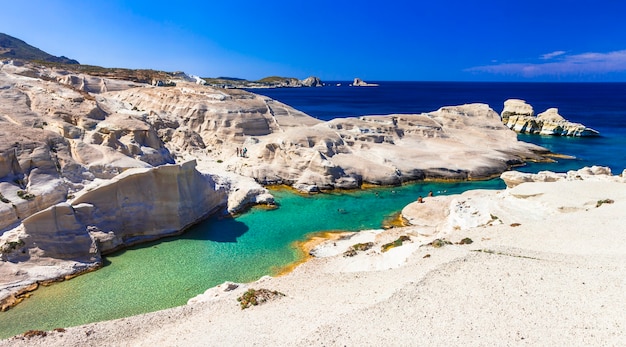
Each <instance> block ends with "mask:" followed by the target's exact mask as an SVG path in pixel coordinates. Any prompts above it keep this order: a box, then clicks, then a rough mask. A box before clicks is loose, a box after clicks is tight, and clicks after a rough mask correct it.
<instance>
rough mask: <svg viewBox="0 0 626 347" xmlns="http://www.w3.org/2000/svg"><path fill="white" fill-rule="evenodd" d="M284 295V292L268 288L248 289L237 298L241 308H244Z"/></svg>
mask: <svg viewBox="0 0 626 347" xmlns="http://www.w3.org/2000/svg"><path fill="white" fill-rule="evenodd" d="M281 296H285V294H283V293H281V292H278V291H275V290H269V289H263V288H261V289H258V290H257V289H252V288H250V289H248V290H247V291H246V292H245V293H243V295H241V296H240V297H238V298H237V301H239V305H241V309H242V310H243V309H246V308H248V307H250V306H257V305H260V304H262V303H264V302H266V301H269V300H271V299H273V298H275V297H281Z"/></svg>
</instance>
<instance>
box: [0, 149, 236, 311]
mask: <svg viewBox="0 0 626 347" xmlns="http://www.w3.org/2000/svg"><path fill="white" fill-rule="evenodd" d="M195 167H196V163H195V162H193V161H192V162H188V163H185V164H182V165H164V166H160V167H157V168H147V169H141V168H137V169H129V170H127V171H125V172H124V173H122V174H120V175H119V176H116V177H115V178H114V179H112V180H110V181H108V182H107V183H105V184H103V185H100V186H98V187H97V188H95V189H93V190H90V191H86V192H84V193H83V194H82V195H80V196H79V197H77V198H76V199H75V200H74V201H73V202H72V203H71V204H70V203H68V202H61V203H58V204H56V205H53V206H51V207H48V208H46V209H44V210H42V211H40V212H37V213H34V214H33V215H31V216H29V217H28V218H26V219H24V220H23V222H22V223H21V225H20V226H19V227H17V228H15V229H13V230H11V231H9V232H6V233H4V234H3V235H1V236H0V257H1V259H2V261H3V263H2V265H3V266H2V267H1V269H0V275H2V276H0V301H1V300H2V299H4V298H5V297H7V296H9V295H10V294H11V292H12V291H13V290H15V289H19V288H23V287H26V286H29V285H32V284H33V283H37V282H39V281H42V280H48V279H53V278H59V277H61V278H62V277H63V276H67V275H71V274H74V273H76V272H80V271H84V270H85V269H88V268H90V267H97V266H98V265H99V263H100V262H101V254H106V253H110V252H112V251H114V250H116V249H120V248H123V247H127V246H129V245H133V244H137V243H141V242H145V241H148V240H154V239H158V238H161V237H164V236H167V235H173V234H178V233H180V232H182V231H184V230H185V228H187V227H189V226H190V225H192V224H194V223H197V222H199V221H200V220H202V219H204V218H206V216H208V215H209V214H211V213H213V212H215V211H216V210H217V209H219V208H223V207H226V205H227V200H228V195H227V193H228V189H227V188H228V187H225V186H221V185H218V184H216V182H215V181H214V180H213V178H212V176H211V175H208V174H202V173H200V172H199V171H197V170H196V169H195Z"/></svg>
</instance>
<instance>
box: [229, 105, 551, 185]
mask: <svg viewBox="0 0 626 347" xmlns="http://www.w3.org/2000/svg"><path fill="white" fill-rule="evenodd" d="M253 139H254V140H253V141H249V142H248V147H247V149H248V150H249V153H250V154H249V158H247V159H246V160H232V161H228V163H229V164H230V167H231V168H232V170H234V171H236V172H239V173H241V174H243V175H246V176H251V177H255V178H256V179H257V180H258V181H259V182H262V183H264V184H289V185H293V186H294V187H296V188H297V189H300V190H316V189H330V188H356V187H359V186H360V185H361V184H362V183H371V184H383V185H393V184H400V183H402V182H407V181H414V180H423V179H454V180H457V179H479V178H488V177H492V176H494V175H499V174H500V173H501V172H502V171H505V170H506V169H507V168H508V167H510V166H512V165H516V164H521V163H522V162H523V161H524V160H529V159H530V160H542V159H543V158H542V157H541V155H540V154H541V153H546V151H545V150H544V149H542V148H540V147H537V146H534V145H529V144H526V143H523V142H519V141H517V139H516V136H515V133H513V132H511V131H509V130H508V129H507V128H506V127H505V126H504V125H503V124H502V123H501V122H500V118H499V116H498V114H497V113H495V112H494V111H493V110H492V109H490V108H489V107H488V106H487V105H484V104H471V105H462V106H455V107H444V108H441V109H440V110H438V111H435V112H431V113H427V114H417V115H388V116H365V117H360V118H342V119H334V120H331V121H329V122H326V123H320V124H316V125H313V126H311V127H307V128H298V129H286V130H285V131H284V132H280V133H273V134H271V135H268V136H266V137H265V138H260V137H258V138H257V137H254V138H253Z"/></svg>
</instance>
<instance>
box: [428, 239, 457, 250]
mask: <svg viewBox="0 0 626 347" xmlns="http://www.w3.org/2000/svg"><path fill="white" fill-rule="evenodd" d="M451 244H452V242H450V241H448V240H442V239H436V240H433V242H431V243H429V245H431V246H433V247H435V248H441V247H443V246H445V245H451Z"/></svg>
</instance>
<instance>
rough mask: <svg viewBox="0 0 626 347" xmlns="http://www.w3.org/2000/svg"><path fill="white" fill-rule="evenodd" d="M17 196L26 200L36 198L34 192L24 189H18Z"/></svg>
mask: <svg viewBox="0 0 626 347" xmlns="http://www.w3.org/2000/svg"><path fill="white" fill-rule="evenodd" d="M17 196H18V197H20V198H22V199H24V200H33V199H34V198H35V195H34V194H31V193H28V192H26V191H24V190H18V191H17Z"/></svg>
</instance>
